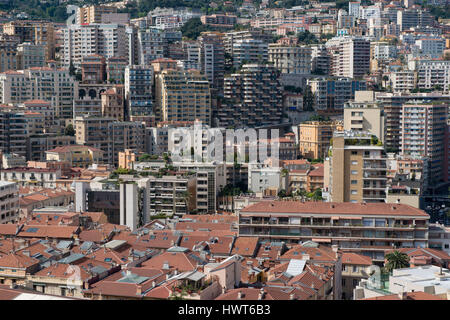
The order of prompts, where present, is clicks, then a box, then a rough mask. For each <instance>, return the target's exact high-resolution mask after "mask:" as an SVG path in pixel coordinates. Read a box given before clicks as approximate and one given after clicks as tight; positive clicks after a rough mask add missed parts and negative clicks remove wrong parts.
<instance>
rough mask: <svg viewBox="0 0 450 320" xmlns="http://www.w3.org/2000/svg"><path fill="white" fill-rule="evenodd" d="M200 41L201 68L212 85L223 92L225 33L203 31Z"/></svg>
mask: <svg viewBox="0 0 450 320" xmlns="http://www.w3.org/2000/svg"><path fill="white" fill-rule="evenodd" d="M198 40H199V42H200V70H201V72H202V73H203V74H205V75H206V78H207V79H208V81H209V83H210V84H211V86H212V87H213V88H214V89H216V90H218V92H221V90H222V88H223V77H224V74H225V50H224V46H223V34H222V33H218V32H203V33H202V34H201V35H200V37H199V38H198Z"/></svg>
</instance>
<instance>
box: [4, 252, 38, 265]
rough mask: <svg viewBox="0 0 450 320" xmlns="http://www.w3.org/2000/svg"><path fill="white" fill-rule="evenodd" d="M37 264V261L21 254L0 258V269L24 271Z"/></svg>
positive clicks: (11, 254)
mask: <svg viewBox="0 0 450 320" xmlns="http://www.w3.org/2000/svg"><path fill="white" fill-rule="evenodd" d="M38 263H39V260H37V259H34V258H31V257H27V256H24V255H22V254H17V253H16V254H14V253H10V254H8V255H5V256H3V257H0V267H6V268H17V269H26V268H29V267H31V266H33V265H36V264H38Z"/></svg>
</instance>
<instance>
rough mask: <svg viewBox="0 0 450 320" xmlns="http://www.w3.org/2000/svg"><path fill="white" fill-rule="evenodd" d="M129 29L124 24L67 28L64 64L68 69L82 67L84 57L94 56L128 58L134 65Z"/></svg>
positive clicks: (72, 26)
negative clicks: (71, 66)
mask: <svg viewBox="0 0 450 320" xmlns="http://www.w3.org/2000/svg"><path fill="white" fill-rule="evenodd" d="M128 29H129V28H128V27H127V26H126V25H122V24H93V23H91V24H81V25H78V24H75V25H70V26H67V28H65V29H63V30H64V47H63V55H64V60H63V63H64V65H65V67H66V68H69V67H70V65H73V66H74V67H75V68H78V69H79V68H80V67H81V61H82V58H83V57H84V56H89V55H93V54H98V55H101V56H103V57H105V58H110V57H126V58H127V60H128V62H129V63H133V61H134V59H133V55H132V54H130V51H131V50H132V48H130V42H131V43H132V42H133V41H130V40H132V39H131V38H130V37H132V34H130V33H129V30H128Z"/></svg>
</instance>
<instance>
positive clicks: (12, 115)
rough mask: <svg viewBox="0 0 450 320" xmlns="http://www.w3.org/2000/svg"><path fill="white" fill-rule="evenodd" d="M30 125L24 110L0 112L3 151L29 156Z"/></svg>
mask: <svg viewBox="0 0 450 320" xmlns="http://www.w3.org/2000/svg"><path fill="white" fill-rule="evenodd" d="M28 137H29V131H28V125H27V120H26V117H25V114H24V113H23V112H0V149H1V152H2V153H4V154H5V153H6V154H9V153H15V154H18V155H19V156H23V157H26V156H27V138H28Z"/></svg>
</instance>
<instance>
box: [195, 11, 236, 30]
mask: <svg viewBox="0 0 450 320" xmlns="http://www.w3.org/2000/svg"><path fill="white" fill-rule="evenodd" d="M200 21H201V22H202V23H203V24H206V25H209V26H212V27H219V28H233V27H234V25H235V24H236V23H237V17H236V16H233V15H227V14H212V15H209V16H201V17H200Z"/></svg>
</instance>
